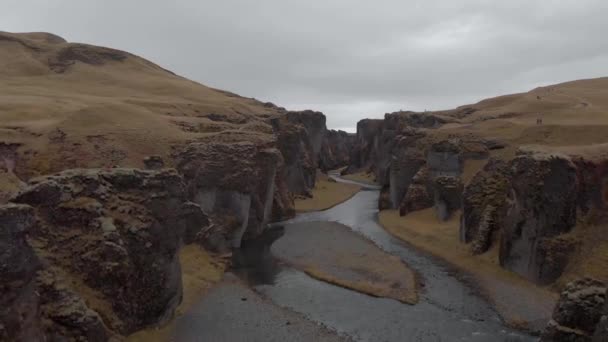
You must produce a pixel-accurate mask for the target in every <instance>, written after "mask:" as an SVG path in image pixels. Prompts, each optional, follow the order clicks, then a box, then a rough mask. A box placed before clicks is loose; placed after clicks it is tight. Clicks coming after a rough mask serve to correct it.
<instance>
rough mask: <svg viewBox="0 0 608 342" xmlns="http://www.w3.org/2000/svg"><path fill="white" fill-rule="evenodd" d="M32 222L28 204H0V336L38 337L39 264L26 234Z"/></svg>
mask: <svg viewBox="0 0 608 342" xmlns="http://www.w3.org/2000/svg"><path fill="white" fill-rule="evenodd" d="M34 223H35V216H34V209H33V208H31V207H29V206H27V205H18V204H8V205H5V206H0V250H1V251H2V252H0V274H2V276H1V277H0V340H2V341H11V340H12V341H39V340H42V336H43V332H42V326H41V322H40V299H39V297H38V296H37V295H36V271H37V270H38V269H39V268H40V267H41V265H40V261H39V260H38V258H37V257H36V254H35V253H34V250H33V249H32V247H31V246H30V245H29V244H28V242H27V239H26V237H27V235H28V234H29V231H30V230H31V229H32V226H33V225H34Z"/></svg>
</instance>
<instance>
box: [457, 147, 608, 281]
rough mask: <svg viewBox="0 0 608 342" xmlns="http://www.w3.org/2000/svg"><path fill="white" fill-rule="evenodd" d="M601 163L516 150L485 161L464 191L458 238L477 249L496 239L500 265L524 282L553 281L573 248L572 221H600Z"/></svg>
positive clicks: (602, 200) (602, 199)
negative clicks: (511, 155)
mask: <svg viewBox="0 0 608 342" xmlns="http://www.w3.org/2000/svg"><path fill="white" fill-rule="evenodd" d="M606 177H607V173H606V171H605V161H602V160H594V161H591V160H588V159H585V158H583V157H569V156H567V155H564V154H553V153H546V152H538V151H520V152H519V154H518V155H517V156H516V157H515V158H513V159H511V160H510V161H508V162H504V161H490V162H489V163H488V164H487V165H486V166H485V168H484V169H483V171H481V172H479V173H478V174H477V175H476V176H475V177H474V178H473V180H472V181H471V183H470V184H469V185H468V186H467V187H466V189H465V191H464V203H463V217H462V222H461V239H462V241H463V242H465V243H471V248H472V251H473V253H476V254H478V253H483V252H485V251H487V250H488V249H489V248H490V246H491V245H492V241H494V240H496V236H497V235H498V236H500V243H499V248H500V263H501V265H502V266H503V267H505V268H507V269H510V270H512V271H514V272H516V273H519V274H521V275H523V276H525V277H527V278H528V279H530V280H532V281H534V282H537V283H541V284H548V283H551V282H553V281H555V280H556V279H557V278H559V277H560V276H561V274H562V272H563V271H564V269H565V268H566V266H567V265H568V262H569V261H570V259H571V256H572V255H573V253H574V252H575V251H576V249H577V247H578V240H577V239H575V238H572V237H571V236H570V235H569V233H570V232H571V231H572V230H573V229H574V228H575V225H576V224H577V222H578V221H581V220H584V221H585V222H587V224H594V223H600V222H603V221H604V220H605V213H606V199H605V197H604V195H603V191H605V190H604V189H605V185H603V184H604V179H606Z"/></svg>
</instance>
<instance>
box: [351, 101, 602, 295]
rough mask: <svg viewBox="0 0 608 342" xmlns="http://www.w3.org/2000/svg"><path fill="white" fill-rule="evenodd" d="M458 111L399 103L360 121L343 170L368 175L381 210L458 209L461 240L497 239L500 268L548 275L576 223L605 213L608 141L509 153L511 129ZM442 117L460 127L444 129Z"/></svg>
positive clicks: (479, 248) (569, 254) (566, 250)
mask: <svg viewBox="0 0 608 342" xmlns="http://www.w3.org/2000/svg"><path fill="white" fill-rule="evenodd" d="M458 113H460V114H458ZM463 113H464V112H461V111H457V112H455V114H454V113H451V114H450V113H447V114H446V113H444V114H424V113H411V112H398V113H391V114H387V115H385V118H384V120H381V121H380V120H362V121H360V122H359V124H358V132H357V139H356V141H355V145H354V148H353V152H352V154H351V164H350V166H349V168H348V169H347V170H346V172H354V171H358V170H366V171H371V172H373V173H374V174H375V177H376V181H377V182H379V183H380V184H381V185H382V186H383V189H382V191H381V195H380V200H379V203H378V205H379V208H380V209H381V210H382V209H389V208H392V209H397V208H399V211H400V214H401V215H407V214H408V213H410V212H411V211H414V210H421V209H425V208H431V207H432V208H434V210H435V212H436V215H437V218H438V219H440V220H447V219H449V218H450V217H453V215H454V214H455V213H457V212H459V211H461V214H462V216H461V225H460V240H461V241H462V242H463V243H467V244H470V248H471V251H472V252H473V254H481V253H485V252H486V251H488V250H489V249H490V248H491V247H493V246H496V247H497V248H498V250H499V262H500V265H501V266H502V267H504V268H506V269H509V270H511V271H513V272H516V273H518V274H521V275H522V276H524V277H526V278H528V279H530V280H531V281H533V282H536V283H540V284H549V283H552V282H554V281H555V280H557V279H558V278H559V277H560V276H561V275H562V274H563V272H564V270H565V269H566V267H567V266H568V263H569V262H570V261H571V260H572V258H573V256H574V255H575V253H577V248H578V247H579V239H578V238H573V236H572V232H573V229H574V228H575V226H576V225H577V222H581V221H584V222H585V224H597V223H601V222H606V216H607V215H606V213H607V212H608V211H607V210H606V209H607V206H606V201H607V198H608V196H607V195H606V194H607V191H606V189H607V185H606V184H608V183H607V181H606V179H608V162H607V160H608V158H606V157H605V156H606V153H604V152H601V151H604V150H605V149H606V148H604V147H602V146H604V145H597V146H596V147H593V148H587V149H583V150H585V152H584V153H583V152H580V151H582V150H581V149H580V148H574V147H573V148H570V150H567V151H566V153H553V152H550V151H551V150H552V148H549V147H547V148H532V147H526V148H521V149H519V151H518V152H517V153H514V152H516V148H515V147H514V146H513V145H510V144H511V143H512V144H515V145H517V143H518V141H517V140H515V141H513V138H511V139H512V140H511V141H510V142H505V141H504V140H500V139H496V138H494V137H487V136H486V137H484V136H483V134H480V133H478V132H469V131H466V130H463V129H462V127H463V126H464V127H468V126H466V125H463V124H461V123H460V121H459V120H460V119H461V118H462V115H461V114H463ZM448 114H449V115H452V116H451V117H450V116H446V115H448ZM456 114H457V115H458V116H453V115H456ZM463 115H464V114H463ZM466 115H469V114H466ZM466 115H465V116H466ZM485 121H489V119H488V120H485V119H484V120H483V121H481V122H485ZM448 124H453V125H454V126H455V127H457V128H456V129H453V130H450V129H444V127H445V126H446V125H448ZM470 125H473V124H470ZM602 148H603V150H602ZM596 150H598V151H596ZM600 150H601V151H600ZM493 156H496V157H493ZM467 165H468V167H467Z"/></svg>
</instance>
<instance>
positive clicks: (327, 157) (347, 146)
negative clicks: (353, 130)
mask: <svg viewBox="0 0 608 342" xmlns="http://www.w3.org/2000/svg"><path fill="white" fill-rule="evenodd" d="M355 140H356V136H355V135H354V134H349V133H346V132H344V131H335V130H327V132H326V134H325V137H324V139H323V143H322V145H321V152H320V155H319V168H320V169H321V170H322V171H323V172H327V171H331V170H336V169H339V168H341V167H344V166H348V165H349V164H350V154H351V150H352V149H353V146H354V144H355Z"/></svg>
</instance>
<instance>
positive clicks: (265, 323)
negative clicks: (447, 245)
mask: <svg viewBox="0 0 608 342" xmlns="http://www.w3.org/2000/svg"><path fill="white" fill-rule="evenodd" d="M332 177H334V178H335V179H336V180H338V181H343V182H350V183H352V181H347V180H343V179H340V178H338V177H337V176H335V175H334V176H332ZM378 196H379V190H378V189H377V188H375V187H373V186H367V185H365V187H364V189H363V190H362V191H360V192H359V193H357V194H356V195H355V196H353V197H352V198H351V199H349V200H347V201H345V202H343V203H342V204H340V205H337V206H335V207H333V208H331V209H329V210H326V211H321V212H312V213H305V214H300V215H298V216H297V217H296V218H294V219H292V220H289V221H286V222H282V223H280V224H274V225H273V226H272V227H271V228H270V229H269V230H268V231H267V233H265V234H264V235H263V236H262V237H261V238H260V239H258V240H256V241H252V242H249V243H247V244H245V245H244V246H243V249H242V251H240V252H239V253H237V254H235V269H234V270H233V272H234V273H235V274H236V275H238V276H239V277H240V278H241V279H242V280H244V283H246V284H247V285H248V288H246V287H245V286H242V287H239V286H235V285H234V284H235V282H234V281H231V282H229V283H227V284H220V285H218V287H217V288H216V289H215V290H214V291H211V293H210V294H209V295H208V296H206V297H205V298H204V299H203V300H202V301H201V302H200V303H198V304H196V305H195V306H194V308H193V309H192V310H190V312H188V313H186V315H184V316H183V317H181V318H179V319H177V322H176V334H175V340H178V341H220V340H221V341H307V340H340V339H342V340H354V341H534V340H536V338H535V337H532V336H528V335H526V334H524V333H521V332H518V331H515V330H512V329H510V328H508V327H506V326H505V325H504V324H503V322H502V321H501V319H500V317H499V316H498V314H497V313H496V312H495V311H494V310H493V308H492V307H491V306H490V305H489V304H488V303H487V302H486V301H485V300H484V299H482V298H481V297H480V296H478V295H477V293H476V291H475V290H474V289H473V288H471V287H470V286H468V285H467V284H468V283H471V282H469V281H467V280H466V278H464V276H463V275H459V274H455V273H454V272H452V271H451V270H450V269H449V268H448V267H446V266H445V265H442V264H441V263H440V262H438V261H437V260H434V259H433V258H432V257H429V256H427V255H425V254H423V253H420V252H418V251H416V250H415V249H413V248H410V247H408V246H407V245H405V244H404V243H402V242H401V241H399V240H397V239H395V238H393V237H392V236H391V235H389V234H388V233H387V232H385V231H384V230H383V229H382V227H380V225H379V224H378V220H377V215H378V209H377V203H378ZM318 221H332V222H339V223H341V224H343V225H346V226H348V227H350V229H351V230H352V231H353V232H354V233H357V234H361V235H363V236H364V237H366V238H368V239H369V240H371V241H373V242H374V243H375V244H376V245H377V246H378V247H379V248H381V249H383V250H384V251H386V252H388V253H390V254H393V255H396V256H398V257H400V258H401V259H402V260H403V261H404V262H405V263H406V264H408V266H409V267H411V268H412V269H414V270H415V271H416V272H417V273H418V275H419V277H420V278H421V280H422V283H423V287H422V288H421V290H420V301H419V303H418V304H416V305H408V304H404V303H401V302H398V301H395V300H392V299H385V298H376V297H371V296H368V295H364V294H361V293H358V292H355V291H352V290H348V289H345V288H342V287H337V286H334V285H330V284H327V283H324V282H321V281H318V280H315V279H313V278H311V277H309V276H307V275H306V274H305V273H303V272H300V271H298V270H295V269H293V268H290V267H288V266H285V265H283V264H282V263H281V262H280V261H279V260H277V259H276V258H275V257H274V256H273V253H272V243H273V242H274V241H276V240H278V239H280V238H281V235H282V234H283V228H284V227H288V225H289V224H292V223H302V222H309V223H310V224H314V222H318ZM339 247H340V246H336V248H339ZM241 283H243V282H241ZM231 287H232V288H233V289H232V290H229V288H231ZM249 291H250V292H249ZM253 297H255V299H253ZM243 298H245V299H243ZM250 298H251V299H250ZM284 317H288V318H284ZM231 320H237V321H238V322H236V323H235V322H234V321H231Z"/></svg>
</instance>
